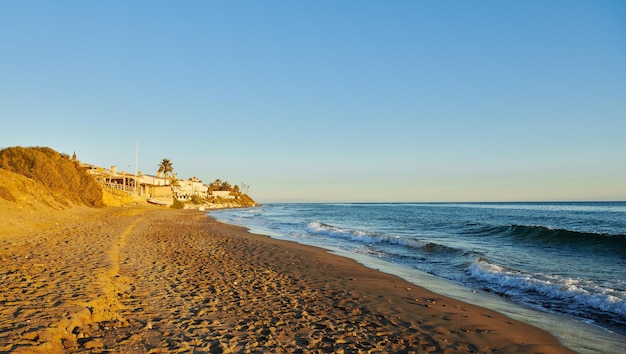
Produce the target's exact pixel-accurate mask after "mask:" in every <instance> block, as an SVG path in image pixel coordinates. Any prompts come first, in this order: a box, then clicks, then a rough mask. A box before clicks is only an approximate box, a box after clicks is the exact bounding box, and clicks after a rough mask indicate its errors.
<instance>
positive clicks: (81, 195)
mask: <svg viewBox="0 0 626 354" xmlns="http://www.w3.org/2000/svg"><path fill="white" fill-rule="evenodd" d="M0 168H2V169H4V170H7V171H10V172H13V173H16V174H19V175H23V176H25V177H28V178H30V179H32V180H34V181H36V182H39V183H40V184H42V185H43V186H45V187H46V188H48V189H49V190H50V191H51V192H53V193H55V194H56V195H62V196H63V198H66V199H67V200H69V201H71V202H74V203H78V204H85V205H88V206H93V207H100V206H103V203H102V187H101V186H100V184H98V182H96V180H95V179H94V178H93V177H92V176H91V175H89V174H88V173H87V172H86V171H84V170H83V168H82V167H81V166H80V164H79V163H78V161H76V159H75V157H72V158H70V157H69V155H65V154H60V153H58V152H56V151H54V150H52V149H50V148H46V147H29V148H24V147H10V148H6V149H3V150H0Z"/></svg>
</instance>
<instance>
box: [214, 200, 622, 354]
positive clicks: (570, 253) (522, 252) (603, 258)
mask: <svg viewBox="0 0 626 354" xmlns="http://www.w3.org/2000/svg"><path fill="white" fill-rule="evenodd" d="M211 216H213V217H215V218H217V219H218V220H221V221H225V222H228V223H233V224H238V225H243V226H246V227H248V228H250V229H251V230H252V231H254V232H258V233H263V234H268V235H270V236H273V237H276V238H281V239H287V240H292V241H296V242H300V243H305V244H311V245H316V246H321V247H326V248H329V249H333V250H340V251H341V252H342V254H344V255H347V256H351V255H352V256H354V258H356V257H368V258H369V259H376V260H380V261H383V262H385V263H387V264H389V265H391V269H392V270H391V272H395V271H394V270H393V269H396V271H398V272H399V269H403V270H402V272H406V271H407V270H408V272H409V273H410V271H411V270H415V273H417V272H424V273H427V274H430V275H432V276H433V277H434V278H437V279H441V280H444V281H448V282H451V283H453V284H457V285H461V286H463V287H465V288H470V289H474V291H481V292H485V293H488V294H490V295H493V296H495V297H498V298H500V299H502V300H504V301H506V302H509V303H513V304H516V305H518V306H520V307H523V308H527V309H533V310H536V311H539V312H538V313H545V314H546V315H548V314H550V315H554V316H557V318H558V317H559V316H560V317H562V318H566V319H568V320H572V321H577V322H581V323H586V324H589V325H593V326H594V327H596V328H601V329H603V330H604V331H605V332H606V333H615V334H616V336H615V337H614V338H615V340H616V341H617V343H618V345H621V344H619V343H623V342H622V340H623V338H624V337H623V336H624V335H625V334H626V203H624V202H611V203H609V202H606V203H457V204H451V203H433V204H424V203H419V204H418V203H398V204H396V203H390V204H269V205H265V206H263V207H260V208H253V209H231V210H221V211H215V212H211ZM393 266H397V268H394V267H393ZM418 285H419V284H418ZM422 285H423V284H422ZM582 328H584V327H582ZM577 331H580V329H577ZM590 352H593V350H591V351H590Z"/></svg>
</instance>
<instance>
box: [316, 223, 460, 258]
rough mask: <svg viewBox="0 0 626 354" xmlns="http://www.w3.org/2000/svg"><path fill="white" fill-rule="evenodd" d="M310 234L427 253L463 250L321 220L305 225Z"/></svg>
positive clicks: (450, 252)
mask: <svg viewBox="0 0 626 354" xmlns="http://www.w3.org/2000/svg"><path fill="white" fill-rule="evenodd" d="M307 231H308V232H309V233H311V234H315V235H322V236H326V237H331V238H341V239H345V240H349V241H353V242H358V243H364V244H380V243H384V244H388V245H395V246H401V247H406V248H410V249H415V250H419V251H422V252H427V253H439V254H463V253H464V251H463V250H460V249H457V248H454V247H448V246H445V245H442V244H438V243H433V242H424V241H420V240H418V239H408V238H404V237H400V236H389V235H382V234H379V233H376V232H367V231H359V230H349V229H342V228H339V227H336V226H332V225H328V224H324V223H322V222H311V223H309V224H308V225H307Z"/></svg>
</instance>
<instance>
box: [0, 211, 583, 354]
mask: <svg viewBox="0 0 626 354" xmlns="http://www.w3.org/2000/svg"><path fill="white" fill-rule="evenodd" d="M51 215H53V220H48V222H41V221H40V222H38V223H37V224H33V225H35V226H31V227H22V228H20V229H19V230H17V229H14V228H8V227H4V228H2V227H0V280H1V287H2V288H1V292H0V304H1V307H0V352H15V353H31V352H49V353H56V352H59V353H60V352H94V353H98V352H116V353H117V352H119V353H146V352H151V353H171V352H186V353H188V352H211V353H229V352H258V353H262V352H278V353H292V352H339V353H340V352H350V353H360V352H363V353H366V352H375V353H388V352H402V353H405V352H415V353H426V352H437V353H459V352H479V353H490V352H497V353H568V352H571V351H569V350H568V349H567V348H564V347H562V346H561V345H559V343H558V341H557V340H556V339H555V338H553V337H552V336H551V335H549V334H548V333H546V332H544V331H541V330H539V329H536V328H534V327H531V326H529V325H526V324H524V323H520V322H517V321H514V320H511V319H510V318H507V317H505V316H503V315H501V314H498V313H496V312H493V311H490V310H486V309H483V308H480V307H476V306H472V305H468V304H465V303H462V302H459V301H456V300H452V299H449V298H446V297H444V296H441V295H436V294H433V293H431V292H428V291H426V290H424V289H422V288H419V287H416V286H415V285H412V284H410V283H407V282H406V281H404V280H401V279H399V278H397V277H394V276H391V275H388V274H383V273H380V272H377V271H374V270H371V269H369V268H365V267H363V266H361V265H359V264H358V263H356V262H354V261H352V260H350V259H346V258H342V257H339V256H335V255H331V254H329V253H327V252H326V251H324V250H321V249H318V248H314V247H308V246H302V245H299V244H295V243H290V242H285V241H279V240H275V239H271V238H268V237H265V236H259V235H253V234H250V233H248V232H247V231H245V230H244V229H242V228H239V227H235V226H230V225H224V224H220V223H216V222H215V221H213V220H212V219H210V218H208V217H206V216H205V215H204V214H203V213H201V212H198V211H193V210H177V211H175V210H170V209H163V208H158V207H131V208H105V209H88V208H74V209H71V210H65V211H56V212H55V213H53V214H51ZM2 217H3V218H6V217H11V215H2ZM5 224H6V223H5ZM8 225H10V223H9V224H8ZM0 226H1V225H0Z"/></svg>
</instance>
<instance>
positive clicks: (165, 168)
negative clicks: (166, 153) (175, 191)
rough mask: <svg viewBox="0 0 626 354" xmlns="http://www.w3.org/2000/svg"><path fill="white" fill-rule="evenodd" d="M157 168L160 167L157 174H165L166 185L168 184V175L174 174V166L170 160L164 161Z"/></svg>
mask: <svg viewBox="0 0 626 354" xmlns="http://www.w3.org/2000/svg"><path fill="white" fill-rule="evenodd" d="M157 166H159V170H158V171H157V173H159V174H161V173H163V174H164V177H165V184H167V176H168V174H170V173H172V172H174V164H173V163H172V162H171V161H170V160H169V159H163V161H161V162H160V163H159V164H158V165H157Z"/></svg>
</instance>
